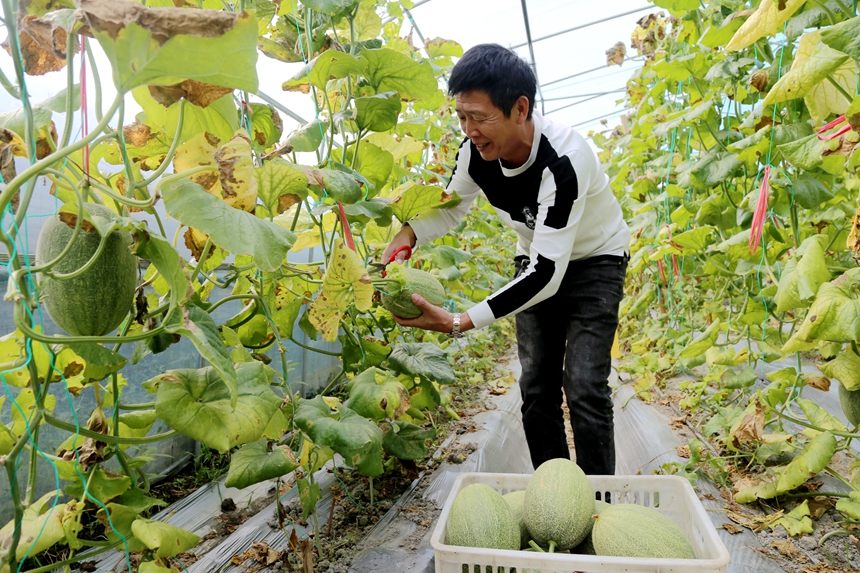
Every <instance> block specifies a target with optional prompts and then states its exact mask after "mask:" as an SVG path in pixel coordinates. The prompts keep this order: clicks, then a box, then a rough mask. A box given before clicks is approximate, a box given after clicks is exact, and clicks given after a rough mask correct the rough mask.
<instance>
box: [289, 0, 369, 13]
mask: <svg viewBox="0 0 860 573" xmlns="http://www.w3.org/2000/svg"><path fill="white" fill-rule="evenodd" d="M301 1H302V4H304V5H305V6H307V7H308V8H313V9H314V10H319V11H320V12H322V13H323V14H328V15H329V16H332V15H334V14H338V13H340V12H343V11H345V10H347V9H349V8H352V7H353V6H355V5H356V4H357V1H356V0H301Z"/></svg>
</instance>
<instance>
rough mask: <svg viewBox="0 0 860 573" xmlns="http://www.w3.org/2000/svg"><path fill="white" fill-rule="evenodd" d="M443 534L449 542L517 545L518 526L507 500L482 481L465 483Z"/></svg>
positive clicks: (491, 546) (502, 546)
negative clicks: (470, 483)
mask: <svg viewBox="0 0 860 573" xmlns="http://www.w3.org/2000/svg"><path fill="white" fill-rule="evenodd" d="M445 534H446V542H447V543H448V545H459V546H461V547H483V548H486V549H513V550H515V549H519V548H520V528H519V526H518V525H517V521H516V519H515V518H514V514H513V512H512V511H511V508H510V507H509V506H508V502H506V501H505V500H504V499H503V498H502V494H500V493H499V492H497V491H496V490H494V489H493V488H491V487H490V486H488V485H485V484H482V483H475V484H472V485H469V486H466V487H465V488H463V489H462V490H460V492H459V493H458V494H457V497H456V498H454V503H453V504H452V505H451V511H450V512H449V513H448V522H447V524H446V529H445Z"/></svg>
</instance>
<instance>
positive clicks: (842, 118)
mask: <svg viewBox="0 0 860 573" xmlns="http://www.w3.org/2000/svg"><path fill="white" fill-rule="evenodd" d="M847 121H848V119H847V118H846V117H845V116H844V115H840V116H839V117H837V118H836V119H834V120H833V121H831V122H830V123H828V124H827V125H825V126H824V127H822V128H821V129H819V130H818V139H819V140H821V141H830V140H831V139H836V138H837V137H839V136H840V135H842V134H843V133H847V132H849V131H851V124H850V123H846V124H845V125H843V126H842V127H840V128H839V129H837V130H836V131H834V132H833V133H831V134H828V135H824V136H822V134H823V133H825V132H827V131H830V130H831V129H833V128H834V127H836V126H837V125H840V124H841V123H843V122H847Z"/></svg>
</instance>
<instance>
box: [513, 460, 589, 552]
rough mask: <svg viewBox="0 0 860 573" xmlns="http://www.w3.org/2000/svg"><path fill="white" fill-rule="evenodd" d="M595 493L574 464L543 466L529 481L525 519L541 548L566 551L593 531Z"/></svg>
mask: <svg viewBox="0 0 860 573" xmlns="http://www.w3.org/2000/svg"><path fill="white" fill-rule="evenodd" d="M593 514H594V492H593V491H592V489H591V483H590V482H589V481H588V478H587V477H586V476H585V473H584V472H583V471H582V470H581V469H580V467H579V466H578V465H576V464H575V463H574V462H572V461H570V460H567V459H564V458H557V459H554V460H549V461H547V462H544V463H543V464H541V466H540V467H539V468H538V469H537V470H536V471H535V473H534V475H533V476H532V477H531V479H530V480H529V484H528V486H527V487H526V497H525V501H524V502H523V520H524V521H525V523H526V527H527V528H528V530H529V534H530V535H531V538H532V539H533V540H534V541H535V542H536V543H537V544H538V545H540V546H541V547H549V548H550V550H551V551H552V550H556V549H557V550H559V551H567V550H569V549H570V548H571V547H576V546H577V545H579V544H580V543H582V540H583V539H585V536H586V535H588V532H589V531H591V522H592V519H591V516H592V515H593Z"/></svg>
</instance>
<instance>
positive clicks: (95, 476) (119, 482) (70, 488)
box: [66, 468, 131, 503]
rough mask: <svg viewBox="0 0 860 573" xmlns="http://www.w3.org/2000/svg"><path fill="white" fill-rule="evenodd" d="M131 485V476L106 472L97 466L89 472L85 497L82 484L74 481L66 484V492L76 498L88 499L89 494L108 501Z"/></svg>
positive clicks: (103, 501)
mask: <svg viewBox="0 0 860 573" xmlns="http://www.w3.org/2000/svg"><path fill="white" fill-rule="evenodd" d="M129 487H131V478H130V477H128V476H123V475H116V474H113V473H111V474H108V473H107V472H105V471H104V470H102V469H100V468H98V469H95V470H93V471H92V472H90V477H89V479H88V480H87V497H86V498H85V497H84V487H83V484H80V483H76V484H70V485H67V486H66V493H67V494H68V495H70V496H72V497H75V498H77V499H81V500H84V499H90V496H92V497H93V498H95V499H97V500H98V501H100V502H101V503H108V502H110V501H113V500H115V499H117V498H118V497H120V496H121V495H123V494H124V493H125V492H127V491H128V489H129Z"/></svg>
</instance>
